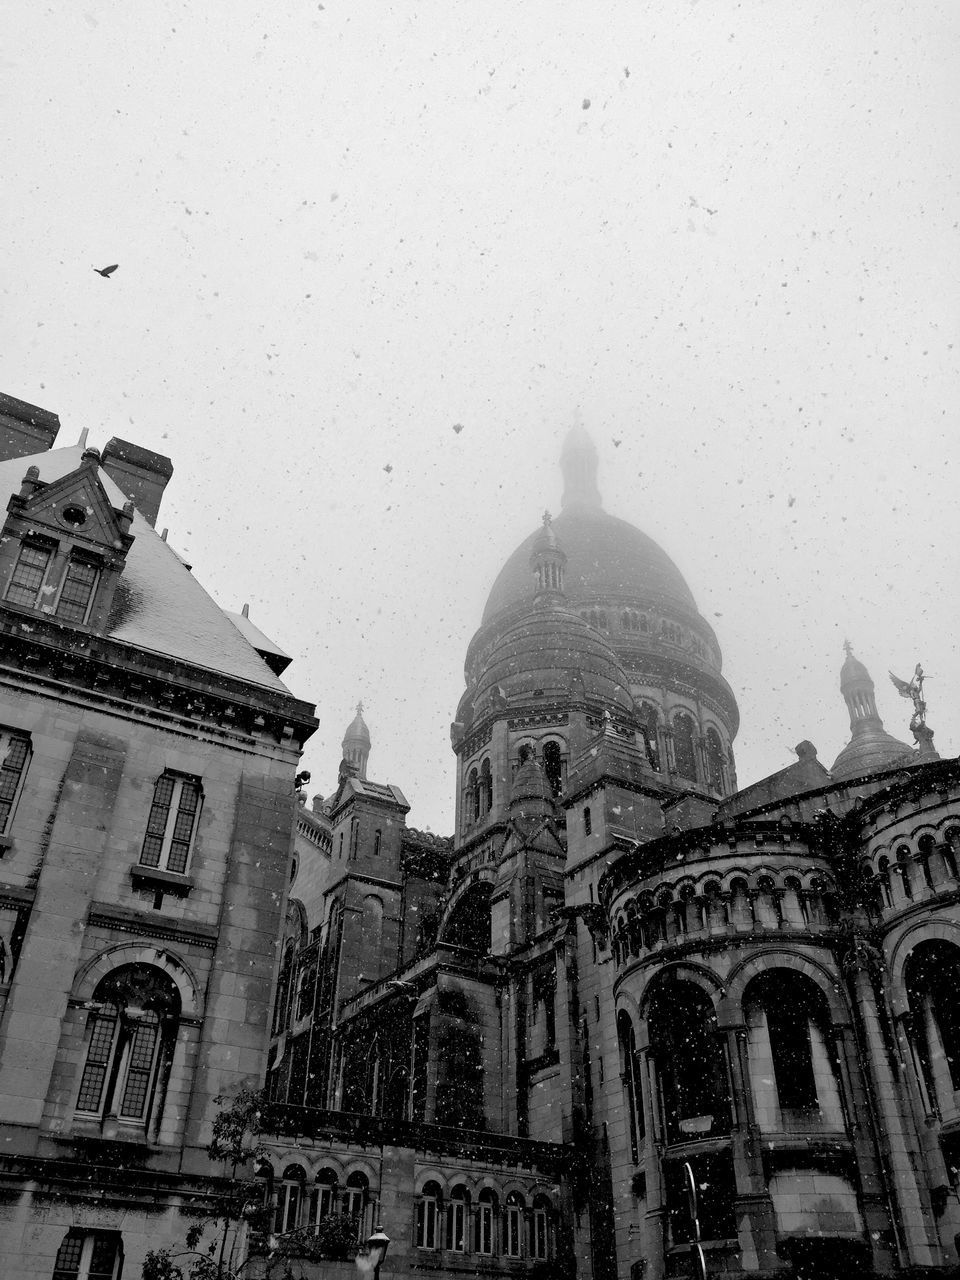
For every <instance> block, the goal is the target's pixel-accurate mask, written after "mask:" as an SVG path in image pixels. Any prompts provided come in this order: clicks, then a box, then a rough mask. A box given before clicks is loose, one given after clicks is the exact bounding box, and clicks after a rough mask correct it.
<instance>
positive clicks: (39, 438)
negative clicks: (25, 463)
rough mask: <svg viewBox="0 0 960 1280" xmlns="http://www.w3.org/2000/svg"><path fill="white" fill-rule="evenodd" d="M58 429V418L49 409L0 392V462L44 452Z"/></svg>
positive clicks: (50, 446) (50, 444) (49, 447)
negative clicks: (40, 407)
mask: <svg viewBox="0 0 960 1280" xmlns="http://www.w3.org/2000/svg"><path fill="white" fill-rule="evenodd" d="M59 430H60V419H59V418H58V417H57V415H56V414H55V413H51V412H50V411H49V409H38V408H37V406H36V405H35V404H27V402H26V400H16V399H15V398H14V397H13V396H5V395H4V394H3V392H0V462H6V461H7V460H8V459H9V458H27V457H29V456H30V454H32V453H46V451H47V450H48V449H52V448H53V442H54V440H56V438H57V432H58V431H59Z"/></svg>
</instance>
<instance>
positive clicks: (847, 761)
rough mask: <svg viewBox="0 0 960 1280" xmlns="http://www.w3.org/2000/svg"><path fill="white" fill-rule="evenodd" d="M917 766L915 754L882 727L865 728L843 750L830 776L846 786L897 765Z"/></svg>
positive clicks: (876, 725)
mask: <svg viewBox="0 0 960 1280" xmlns="http://www.w3.org/2000/svg"><path fill="white" fill-rule="evenodd" d="M916 763H917V755H916V752H915V751H914V750H913V749H912V748H911V747H908V746H907V744H906V743H905V742H900V741H899V740H898V739H897V738H895V737H894V736H893V735H892V734H890V733H887V731H886V729H884V727H883V725H882V724H875V725H869V726H864V728H863V730H862V731H861V732H860V733H859V734H857V735H855V736H854V737H853V738H852V739H851V741H850V742H848V743H847V745H846V746H845V747H844V748H843V750H842V751H841V752H840V754H839V755H838V756H837V758H836V760H834V762H833V767H832V768H831V770H830V772H831V773H832V774H833V777H834V779H835V781H837V782H848V781H849V780H850V779H851V778H862V777H864V775H866V774H868V773H883V772H884V770H885V769H895V768H897V766H898V765H900V766H903V765H909V764H916Z"/></svg>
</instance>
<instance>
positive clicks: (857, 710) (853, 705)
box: [830, 640, 917, 782]
mask: <svg viewBox="0 0 960 1280" xmlns="http://www.w3.org/2000/svg"><path fill="white" fill-rule="evenodd" d="M844 649H845V651H846V655H847V656H846V658H845V659H844V663H843V666H842V667H841V668H840V692H841V693H842V694H843V697H844V701H845V702H846V704H847V710H848V711H849V713H850V735H851V736H850V741H849V742H848V743H847V745H846V746H845V747H844V748H843V750H842V751H841V752H840V754H839V755H838V756H837V758H836V760H835V761H834V762H833V768H832V769H831V770H830V772H831V773H832V774H833V776H834V779H835V780H836V781H837V782H847V781H849V780H850V779H851V778H860V777H863V776H864V775H865V774H868V773H881V772H883V770H885V769H895V768H896V767H897V765H905V764H915V763H916V760H917V756H916V753H915V752H914V751H912V750H911V748H910V747H908V746H907V744H906V743H905V742H900V741H899V740H898V739H897V738H894V737H892V735H891V734H889V733H887V731H886V730H885V729H884V727H883V721H882V720H881V719H880V713H879V712H878V711H877V700H876V696H875V693H874V684H873V681H872V680H871V678H870V672H869V671H868V670H867V668H866V667H865V666H864V665H863V663H862V662H861V661H860V660H859V658H855V657H854V656H853V649H852V647H851V645H850V642H849V640H848V641H846V642H845V644H844Z"/></svg>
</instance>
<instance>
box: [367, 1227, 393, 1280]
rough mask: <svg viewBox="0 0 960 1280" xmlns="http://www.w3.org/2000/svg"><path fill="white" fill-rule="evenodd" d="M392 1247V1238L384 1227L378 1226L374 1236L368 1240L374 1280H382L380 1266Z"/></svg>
mask: <svg viewBox="0 0 960 1280" xmlns="http://www.w3.org/2000/svg"><path fill="white" fill-rule="evenodd" d="M389 1247H390V1237H389V1236H388V1235H387V1233H386V1232H385V1231H384V1229H383V1227H381V1226H379V1225H378V1226H377V1229H376V1231H374V1233H373V1235H372V1236H369V1237H368V1238H367V1249H368V1251H369V1252H368V1257H369V1258H370V1261H371V1262H372V1263H373V1280H380V1264H381V1263H382V1262H383V1260H384V1258H385V1257H386V1256H387V1249H388V1248H389Z"/></svg>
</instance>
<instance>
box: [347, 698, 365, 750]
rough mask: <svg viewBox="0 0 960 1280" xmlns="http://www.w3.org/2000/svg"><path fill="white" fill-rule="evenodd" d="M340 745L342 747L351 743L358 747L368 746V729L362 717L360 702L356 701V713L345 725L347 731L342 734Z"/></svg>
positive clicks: (361, 704)
mask: <svg viewBox="0 0 960 1280" xmlns="http://www.w3.org/2000/svg"><path fill="white" fill-rule="evenodd" d="M342 745H343V746H344V747H346V746H353V745H356V746H360V747H369V746H370V730H369V729H368V728H367V723H366V721H365V720H364V718H363V703H362V702H358V703H357V714H356V715H355V716H354V717H353V719H352V720H351V721H350V723H349V724H348V725H347V731H346V733H345V734H344V735H343V743H342Z"/></svg>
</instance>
